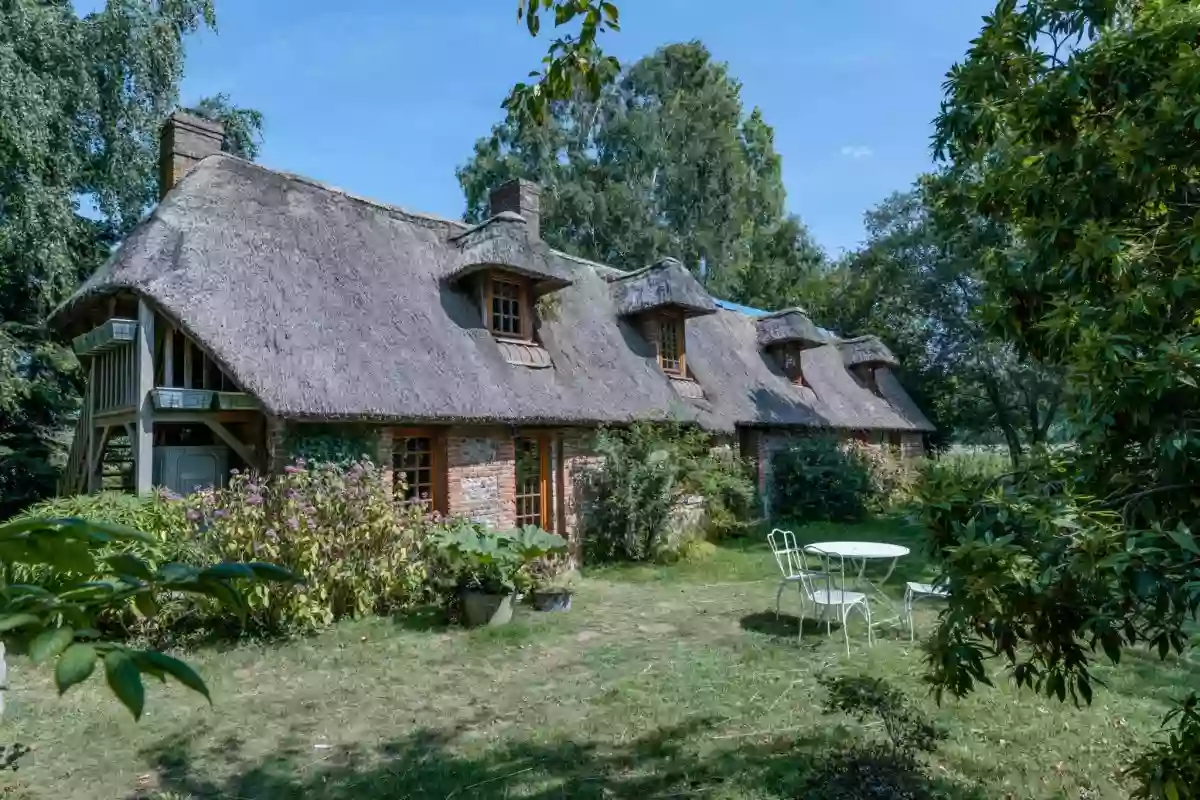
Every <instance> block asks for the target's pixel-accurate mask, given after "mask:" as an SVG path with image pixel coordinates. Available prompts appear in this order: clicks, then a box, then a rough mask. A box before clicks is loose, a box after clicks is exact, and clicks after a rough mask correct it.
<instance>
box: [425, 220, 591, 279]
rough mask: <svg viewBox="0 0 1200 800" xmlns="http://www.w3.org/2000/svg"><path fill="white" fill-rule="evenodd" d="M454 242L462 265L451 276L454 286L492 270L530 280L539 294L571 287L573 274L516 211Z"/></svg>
mask: <svg viewBox="0 0 1200 800" xmlns="http://www.w3.org/2000/svg"><path fill="white" fill-rule="evenodd" d="M451 241H452V242H453V243H454V244H456V245H457V246H458V248H459V250H460V251H461V262H462V266H461V267H459V268H458V269H456V270H455V271H454V272H453V273H452V274H451V275H450V278H449V280H450V282H451V283H454V282H457V281H459V280H462V279H463V278H466V277H468V276H470V275H474V274H476V273H478V272H482V271H486V270H489V269H503V270H504V271H506V272H511V273H514V274H517V275H521V276H522V277H525V278H529V279H530V280H531V281H532V282H533V287H534V292H535V293H536V294H544V293H546V292H552V291H555V290H557V289H562V288H564V287H567V286H570V285H571V278H570V274H569V273H568V272H567V271H566V270H564V269H563V268H562V267H561V266H559V264H558V260H557V259H555V258H554V257H553V255H552V254H551V252H550V248H549V247H547V246H546V245H545V243H543V242H542V241H540V240H538V239H534V238H533V237H531V236H530V235H529V231H528V228H527V225H526V222H525V218H524V217H522V216H521V215H520V214H517V213H515V212H512V211H501V212H500V213H499V214H497V215H496V216H494V217H492V218H491V219H488V220H486V221H485V222H483V223H481V224H479V225H476V226H475V227H474V228H470V229H468V230H466V231H464V232H462V233H460V234H457V235H455V236H453V237H451Z"/></svg>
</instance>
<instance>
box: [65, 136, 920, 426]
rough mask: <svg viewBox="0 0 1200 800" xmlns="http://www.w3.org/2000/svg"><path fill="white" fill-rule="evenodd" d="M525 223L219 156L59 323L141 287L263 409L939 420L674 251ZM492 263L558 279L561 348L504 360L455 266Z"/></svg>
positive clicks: (556, 336)
mask: <svg viewBox="0 0 1200 800" xmlns="http://www.w3.org/2000/svg"><path fill="white" fill-rule="evenodd" d="M519 230H520V229H519V227H518V223H516V221H515V220H512V219H508V218H506V217H498V218H496V219H495V220H493V221H491V223H490V224H486V225H484V226H480V227H477V228H474V229H472V228H471V227H470V226H467V225H465V224H463V223H461V222H456V221H453V220H446V219H439V218H436V217H432V216H429V215H422V214H414V213H410V212H407V211H404V210H402V209H399V208H395V207H393V206H387V205H383V204H380V203H376V202H372V201H369V200H365V199H362V198H358V197H354V196H351V195H349V194H347V193H345V192H342V191H339V190H336V189H332V188H330V187H327V186H323V185H321V184H318V183H316V182H313V181H311V180H308V179H305V178H301V177H298V176H294V175H287V174H284V173H280V172H276V171H272V170H268V169H265V168H263V167H261V166H258V165H255V164H251V163H247V162H244V161H241V160H238V159H236V158H232V157H230V156H225V155H219V156H210V157H209V158H206V159H204V160H203V161H201V162H200V163H199V164H198V165H197V166H196V167H195V168H194V169H192V170H191V171H190V172H189V173H188V174H187V175H186V176H185V177H184V178H183V179H182V180H181V181H180V182H179V183H178V185H176V186H175V188H174V189H172V190H171V192H170V193H169V194H168V195H167V196H166V198H164V200H163V202H161V203H160V204H159V205H158V206H157V207H156V208H155V209H154V211H153V212H152V213H151V214H150V216H149V217H148V218H147V219H146V220H144V221H143V222H142V223H141V224H140V225H139V226H138V227H137V229H136V230H134V231H133V233H131V234H130V236H129V237H128V238H126V240H125V241H124V242H123V243H122V245H121V247H120V248H119V249H118V250H117V252H116V253H115V254H114V255H113V257H112V258H111V259H110V260H109V261H108V263H106V264H105V265H104V266H103V267H102V268H101V269H99V270H98V271H97V272H96V273H95V274H94V275H92V277H91V278H89V279H88V280H87V281H86V282H85V283H84V284H83V286H82V287H81V288H80V289H79V291H78V292H77V293H76V294H75V295H74V296H73V297H72V298H71V299H70V300H69V301H68V302H67V303H66V304H64V305H63V307H61V308H60V309H58V310H57V311H56V312H55V314H54V315H53V316H52V318H51V323H52V324H53V325H55V326H56V327H58V328H59V329H60V330H62V331H64V332H66V333H68V334H71V333H75V334H77V333H81V332H84V329H85V328H86V329H90V328H91V327H92V325H93V323H92V322H91V321H90V320H89V319H88V317H89V315H90V312H91V311H93V310H97V311H98V310H101V309H103V308H104V307H105V306H106V305H107V303H106V302H105V298H107V297H108V296H110V295H113V294H115V293H125V292H133V293H135V294H138V295H140V296H142V297H144V298H146V299H147V300H148V301H149V302H150V303H151V304H152V305H153V306H154V307H155V308H156V309H157V310H158V311H159V312H161V313H162V314H163V315H165V316H166V317H167V318H168V319H170V320H171V321H172V322H173V323H174V324H176V325H178V326H179V327H180V328H181V329H182V330H183V331H185V332H186V333H188V334H189V335H190V336H192V337H194V338H195V339H196V340H197V341H199V342H201V343H202V344H203V345H204V346H205V348H206V349H207V350H208V352H209V353H210V354H211V355H212V356H214V357H215V358H216V360H217V361H218V362H219V363H220V364H221V366H222V367H223V368H224V369H226V370H227V372H228V373H229V376H230V377H231V378H232V379H233V380H234V381H235V382H236V383H237V384H238V385H239V386H240V387H242V388H243V389H244V390H245V391H247V392H249V393H250V394H251V395H253V396H254V397H255V398H256V399H258V400H259V402H260V403H261V404H262V406H263V408H264V410H265V411H266V412H267V413H270V414H274V415H278V416H282V417H285V418H289V419H296V420H363V421H375V422H393V423H396V424H408V423H421V422H468V423H474V422H481V423H482V422H498V423H504V424H514V425H516V424H588V425H591V424H597V423H621V422H627V421H630V420H635V419H662V418H674V419H679V420H684V421H696V422H699V423H700V424H702V425H705V426H707V427H709V428H710V429H713V430H717V431H733V430H734V428H735V426H737V425H787V426H835V427H842V428H882V429H889V430H903V429H908V430H926V429H928V428H929V427H930V426H929V422H928V420H926V419H925V418H924V417H923V416H922V415H921V414H920V411H919V410H916V409H915V406H913V405H912V403H911V401H910V400H906V396H904V397H900V396H897V397H896V398H891V397H889V395H888V393H889V391H891V390H893V389H894V391H896V392H899V393H900V394H901V395H903V390H902V389H900V388H899V384H898V383H895V382H894V379H891V383H889V381H888V380H881V381H879V384H880V388H881V391H882V393H883V394H884V397H878V396H876V395H874V394H873V393H872V392H870V391H869V390H866V389H864V388H862V387H861V386H859V385H858V384H857V382H856V381H855V380H854V378H853V377H852V376H851V375H850V374H849V373H848V372H847V371H846V368H845V366H844V364H843V358H842V353H841V352H840V351H839V350H838V348H837V346H836V345H822V346H820V347H814V348H811V349H809V350H807V351H805V352H804V353H803V359H804V374H805V378H806V381H807V382H809V383H810V384H811V385H812V391H811V392H807V393H801V392H798V391H797V388H796V387H795V386H794V385H793V384H792V383H791V382H790V381H789V380H788V379H787V377H786V376H784V375H782V374H780V373H779V372H778V371H777V368H775V367H774V366H773V365H772V363H771V360H770V359H764V358H763V357H762V353H761V351H760V350H759V345H758V327H757V324H756V321H755V319H754V318H752V317H749V316H746V315H744V314H742V313H739V312H736V311H730V310H725V309H720V310H717V309H715V308H714V307H713V303H712V299H711V298H710V297H708V295H707V293H706V292H704V290H703V287H700V286H699V283H698V282H696V281H695V279H694V278H692V277H691V276H690V274H688V273H687V271H686V270H685V269H683V267H682V266H681V265H677V262H676V265H656V267H654V268H651V269H650V270H643V271H640V272H639V273H632V274H626V273H622V272H621V271H620V270H617V269H614V268H612V267H608V266H605V265H602V264H596V263H593V262H589V261H586V260H583V259H579V258H575V257H573V256H569V255H565V254H563V253H559V252H556V251H553V250H550V249H548V248H545V246H544V245H543V244H542V243H541V242H540V241H537V240H532V241H530V240H528V239H525V240H524V241H523V240H522V237H521V236H520V234H519V233H518V231H519ZM494 264H500V265H502V266H503V267H504V268H506V269H516V270H520V271H523V274H527V275H530V277H532V278H534V279H535V281H540V282H550V283H551V285H558V286H562V287H563V288H561V289H559V290H558V291H557V292H556V293H555V294H554V295H553V303H552V306H553V308H552V310H550V309H548V310H547V311H546V313H544V314H542V315H541V319H540V320H539V321H538V323H537V326H536V330H535V333H536V337H537V339H538V341H539V342H540V343H541V346H542V348H544V350H545V353H546V355H547V356H548V357H549V361H550V365H549V366H545V367H544V368H540V369H531V368H530V367H528V366H524V365H514V364H511V363H509V359H507V358H506V357H505V354H504V353H503V352H502V350H501V348H500V342H498V341H497V340H496V339H495V338H494V337H493V336H492V335H491V334H490V332H489V331H488V330H486V329H485V327H484V323H483V319H482V314H481V309H480V305H479V302H478V297H477V296H475V295H473V294H472V293H470V292H469V291H467V289H466V288H465V287H461V286H460V285H459V284H457V283H455V280H454V279H455V278H456V277H463V276H465V275H466V274H469V272H470V271H471V269H472V268H473V267H479V266H480V265H494ZM656 270H657V272H656ZM648 274H657V275H661V274H670V275H671V276H672V279H671V280H668V281H666V282H665V285H667V286H668V289H665V290H664V291H665V292H666V298H668V299H670V300H671V303H672V304H675V305H679V306H681V307H685V308H690V309H691V310H692V311H693V313H695V312H704V313H703V314H702V315H700V316H697V317H695V318H694V319H689V320H688V322H687V333H686V335H687V362H688V372H689V374H690V375H691V376H693V377H694V378H695V379H696V381H697V382H698V384H699V386H700V387H701V388H702V390H703V398H702V399H696V400H692V399H689V398H685V397H683V396H681V394H680V393H679V392H677V391H676V390H675V389H674V388H673V387H672V385H671V381H670V379H669V377H668V376H667V375H666V374H664V373H663V372H662V370H661V369H659V366H658V362H657V360H656V357H655V352H654V348H653V347H652V346H651V345H650V344H649V343H648V342H647V341H646V340H645V339H644V338H642V335H641V333H639V331H638V329H637V326H636V325H634V324H633V322H632V321H631V320H629V319H628V318H627V317H626V314H628V313H629V311H630V309H631V307H632V306H631V304H630V303H628V302H626V303H622V302H618V299H617V298H618V297H629V298H642V300H641V301H639V302H642V303H643V304H645V303H648V302H651V301H652V300H653V298H654V297H655V296H656V295H652V294H648V293H646V292H632V293H630V294H627V295H622V294H621V293H620V292H618V293H617V294H616V296H614V286H615V285H624V286H629V285H636V284H637V282H638V279H639V276H645V275H648ZM538 276H542V277H538ZM676 276H677V277H676ZM614 277H615V278H616V279H617V280H615V281H610V279H611V278H614ZM684 278H687V279H688V280H684ZM630 279H632V280H630ZM567 282H569V284H568V283H567ZM651 283H653V282H647V284H646V285H650V284H651ZM693 284H694V285H693ZM660 285H662V284H660ZM676 287H683V288H681V291H680V293H679V294H675V289H676ZM697 290H698V291H697ZM539 305H540V304H539ZM634 305H636V304H634ZM893 383H894V386H893V385H892V384H893Z"/></svg>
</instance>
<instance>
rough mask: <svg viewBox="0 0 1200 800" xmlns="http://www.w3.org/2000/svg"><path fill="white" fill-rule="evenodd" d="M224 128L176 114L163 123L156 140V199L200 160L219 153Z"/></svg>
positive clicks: (180, 112) (180, 113)
mask: <svg viewBox="0 0 1200 800" xmlns="http://www.w3.org/2000/svg"><path fill="white" fill-rule="evenodd" d="M224 141H225V126H224V125H222V124H221V123H220V122H213V121H212V120H210V119H204V118H203V117H198V116H196V115H195V114H190V113H188V112H186V111H176V112H175V113H174V114H172V115H171V116H169V117H167V121H166V122H165V123H163V127H162V133H160V134H159V137H158V199H159V200H161V199H163V198H164V197H166V195H167V192H169V191H171V189H172V188H173V187H174V186H175V184H176V183H178V182H179V179H180V178H182V177H183V176H184V174H185V173H186V172H187V171H188V170H189V169H191V168H192V167H194V166H196V164H197V163H198V162H199V161H200V159H202V158H204V157H205V156H211V155H212V154H213V153H219V152H221V144H222V143H223V142H224Z"/></svg>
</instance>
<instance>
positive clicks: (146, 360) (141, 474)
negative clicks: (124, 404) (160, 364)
mask: <svg viewBox="0 0 1200 800" xmlns="http://www.w3.org/2000/svg"><path fill="white" fill-rule="evenodd" d="M134 346H135V347H136V348H137V409H138V416H137V435H136V436H135V437H134V440H133V441H132V442H130V445H131V446H132V448H133V462H134V488H135V489H136V491H137V493H138V494H150V492H152V491H153V490H154V399H153V398H152V397H151V396H150V393H151V391H152V390H153V389H154V309H153V308H151V307H150V304H149V303H147V302H146V300H145V298H141V297H139V298H138V332H137V340H136V341H135V342H134Z"/></svg>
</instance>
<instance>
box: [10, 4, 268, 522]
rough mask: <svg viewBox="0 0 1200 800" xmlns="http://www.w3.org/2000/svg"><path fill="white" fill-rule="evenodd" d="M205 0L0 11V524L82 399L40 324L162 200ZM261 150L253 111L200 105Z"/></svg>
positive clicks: (42, 483)
mask: <svg viewBox="0 0 1200 800" xmlns="http://www.w3.org/2000/svg"><path fill="white" fill-rule="evenodd" d="M214 21H215V19H214V15H213V6H212V3H211V1H210V0H177V1H175V2H170V3H165V2H155V1H154V0H133V1H132V2H115V1H114V2H111V3H109V4H108V5H107V6H106V7H105V8H104V9H103V10H101V11H97V12H95V13H92V14H88V15H86V16H83V17H80V16H78V15H77V14H76V13H75V11H74V10H73V7H72V5H71V3H69V2H66V0H57V1H56V2H33V1H32V0H14V2H7V3H4V4H0V86H3V87H4V91H3V94H4V101H3V103H0V516H8V515H9V514H11V513H12V512H14V511H16V510H18V509H19V508H21V507H22V506H24V505H27V504H28V503H29V502H31V501H33V500H36V499H37V498H39V497H42V496H44V495H46V494H47V493H49V492H50V491H52V490H53V488H54V483H55V479H56V477H57V473H58V470H59V468H60V465H61V463H62V461H63V460H64V451H65V446H66V440H67V438H68V437H67V434H66V431H67V430H68V428H69V426H70V423H71V420H72V418H73V416H74V414H75V412H76V410H77V409H78V405H79V392H78V388H79V387H78V376H77V374H76V369H75V362H74V358H73V356H72V355H71V354H70V352H69V351H68V350H66V349H65V348H63V347H61V346H60V345H59V343H57V342H56V341H55V340H54V339H53V338H51V337H49V336H48V334H47V333H46V331H45V330H44V328H43V325H42V323H43V321H44V320H45V318H46V316H47V315H48V314H49V312H50V311H51V310H52V309H54V308H55V307H56V306H57V305H58V304H59V303H61V302H63V300H65V299H66V298H67V297H68V296H69V295H70V293H71V292H72V291H73V290H74V289H75V287H76V286H77V285H78V283H79V281H80V280H81V279H83V278H84V277H86V276H87V275H88V274H90V273H91V272H92V271H93V270H94V269H95V268H96V267H97V266H99V264H100V263H102V262H103V260H104V258H105V257H107V255H108V253H109V252H110V251H111V249H112V247H114V246H115V245H116V244H117V243H118V242H119V241H120V240H121V238H122V237H123V236H124V235H125V234H126V233H128V232H129V230H130V229H131V228H132V227H133V226H134V225H135V224H137V222H138V220H139V219H140V218H141V217H142V215H143V214H144V213H145V210H146V209H147V208H148V207H149V206H150V205H151V204H152V203H153V202H154V200H155V198H156V192H157V186H156V183H155V176H156V174H157V172H156V169H155V165H156V163H157V155H158V135H157V134H158V128H159V126H160V125H161V123H162V121H163V119H164V118H165V117H166V116H167V114H168V113H170V111H171V110H172V109H173V108H174V107H175V105H176V102H177V91H178V86H179V81H180V78H181V77H182V73H183V55H184V54H183V37H184V36H186V35H187V34H189V33H191V32H193V31H195V30H197V29H198V28H200V27H202V26H206V25H212V24H214ZM202 107H203V108H207V109H208V110H209V112H211V113H215V114H219V115H221V116H223V117H224V118H225V119H226V120H227V121H230V120H232V121H234V122H235V123H236V124H235V125H234V127H233V130H232V132H231V142H230V144H231V146H232V147H231V149H234V150H235V151H237V152H241V153H242V154H243V155H249V156H253V155H254V153H255V152H256V144H255V142H256V140H255V136H256V134H257V133H258V131H259V128H260V127H261V116H260V115H258V113H257V112H253V111H248V110H245V109H237V108H236V107H234V106H231V105H230V104H229V102H228V98H226V97H224V96H218V97H217V98H213V99H210V100H206V101H204V102H203V103H202Z"/></svg>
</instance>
